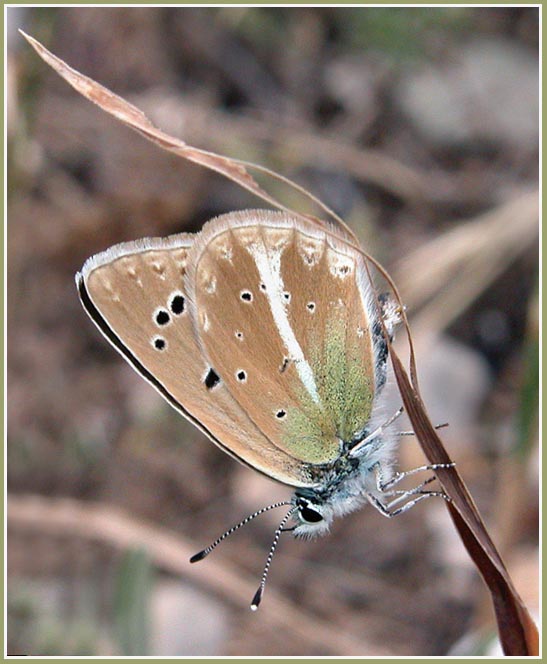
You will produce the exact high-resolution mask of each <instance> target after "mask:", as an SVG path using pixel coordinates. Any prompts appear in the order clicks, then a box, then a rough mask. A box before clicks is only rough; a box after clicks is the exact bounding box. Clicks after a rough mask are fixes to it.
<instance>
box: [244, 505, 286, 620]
mask: <svg viewBox="0 0 547 664" xmlns="http://www.w3.org/2000/svg"><path fill="white" fill-rule="evenodd" d="M296 510H297V508H296V507H293V508H292V509H290V510H289V511H288V512H287V514H285V516H284V517H283V520H282V521H281V523H280V524H279V526H278V528H277V530H276V531H275V535H274V539H273V542H272V546H271V547H270V553H269V554H268V558H267V560H266V564H265V565H264V572H263V573H262V579H261V581H260V585H259V586H258V590H257V591H256V593H255V595H254V597H253V601H252V602H251V610H252V611H256V610H257V609H258V605H259V604H260V601H261V600H262V595H263V594H264V588H265V586H266V579H267V578H268V572H269V570H270V565H271V563H272V558H273V555H274V553H275V549H276V547H277V543H278V542H279V538H280V537H281V533H282V532H283V529H284V527H285V524H286V523H287V521H288V520H289V519H290V518H291V516H292V515H293V514H294V513H295V512H296Z"/></svg>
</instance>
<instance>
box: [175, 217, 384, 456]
mask: <svg viewBox="0 0 547 664" xmlns="http://www.w3.org/2000/svg"><path fill="white" fill-rule="evenodd" d="M363 272H364V270H363V266H362V263H361V258H360V256H359V254H358V253H357V252H356V251H354V250H353V249H351V248H350V247H348V246H347V245H345V244H344V243H342V242H341V241H339V242H338V241H335V240H333V239H332V238H331V237H330V236H329V235H327V234H326V233H325V232H324V231H322V230H318V229H317V228H316V227H315V226H313V225H312V224H311V223H308V222H303V221H300V220H296V219H294V218H291V217H289V216H287V215H284V214H280V213H274V212H271V213H270V212H264V211H250V212H243V213H232V214H229V215H224V216H223V217H219V218H217V219H215V220H213V221H212V222H209V224H207V225H206V226H205V228H204V230H203V232H202V234H201V237H200V238H199V240H198V241H197V242H196V244H195V245H194V247H193V249H192V253H191V255H190V268H189V272H188V275H187V279H186V281H187V285H188V290H189V294H190V297H191V299H192V302H193V304H194V309H193V312H194V313H195V321H194V322H195V326H196V331H197V336H198V338H199V340H200V343H201V344H202V347H203V349H204V352H205V355H206V356H207V358H208V359H209V361H210V362H211V364H212V365H213V366H215V368H216V370H217V371H218V372H219V375H220V376H221V377H222V379H223V381H224V382H225V383H226V385H227V387H228V389H229V390H230V393H231V394H232V396H233V397H234V398H235V399H236V400H237V401H238V403H239V404H240V405H241V407H242V408H243V409H244V410H245V412H246V413H248V414H249V416H250V417H251V418H252V420H253V421H254V422H255V424H256V425H257V427H258V428H259V429H260V431H262V432H263V433H264V434H265V435H266V436H267V438H268V439H270V440H271V441H272V442H273V443H274V444H275V445H276V447H278V448H279V449H280V450H283V451H285V452H286V453H288V454H290V455H291V456H294V457H296V458H298V459H300V460H301V461H303V462H306V463H309V464H326V463H329V462H332V461H333V460H335V459H336V458H337V457H338V456H339V454H340V451H341V442H342V441H349V440H351V439H352V438H353V437H354V435H356V433H357V432H359V431H361V430H362V429H363V428H364V427H365V425H366V423H367V422H368V420H369V418H370V413H371V408H372V400H373V397H374V365H373V361H372V360H371V358H372V355H371V344H372V340H371V327H372V326H371V313H370V311H371V310H372V311H373V309H372V308H371V307H370V303H369V302H368V299H370V294H369V291H368V290H366V289H365V288H364V287H363V286H362V285H361V283H360V281H361V280H362V277H363Z"/></svg>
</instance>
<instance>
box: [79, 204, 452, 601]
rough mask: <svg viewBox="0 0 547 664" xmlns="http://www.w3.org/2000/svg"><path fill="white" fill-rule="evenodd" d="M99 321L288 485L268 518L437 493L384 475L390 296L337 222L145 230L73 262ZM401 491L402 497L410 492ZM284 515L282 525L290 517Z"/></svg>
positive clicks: (145, 372)
mask: <svg viewBox="0 0 547 664" xmlns="http://www.w3.org/2000/svg"><path fill="white" fill-rule="evenodd" d="M76 283H77V287H78V292H79V295H80V298H81V301H82V304H83V306H84V307H85V309H86V311H87V313H88V314H89V315H90V317H91V318H92V320H93V321H94V323H95V324H96V325H97V327H98V328H99V329H100V331H101V332H102V333H103V334H104V336H105V337H106V338H107V339H108V340H109V341H110V342H111V343H112V344H113V346H114V347H115V348H116V349H117V350H118V351H119V352H120V353H121V354H122V355H123V356H124V357H125V359H126V360H127V361H128V362H129V363H130V364H131V365H132V366H133V367H134V368H135V369H136V370H137V371H138V372H139V373H140V374H141V375H142V376H143V377H144V378H145V379H146V380H147V381H148V382H149V383H150V384H151V385H153V387H155V388H156V390H158V392H159V393H160V394H161V395H162V396H163V397H164V398H165V399H166V400H167V401H168V402H169V403H170V404H171V405H172V406H173V407H174V408H175V409H176V410H178V411H179V412H180V413H181V414H182V415H184V416H185V417H187V418H188V419H189V420H190V421H191V422H193V423H194V424H195V425H196V426H197V427H198V428H199V429H200V430H201V431H203V433H205V434H206V435H207V436H208V437H209V438H210V439H211V440H212V441H213V442H214V443H216V444H217V445H218V446H219V447H220V448H221V449H223V450H224V451H225V452H227V453H228V454H230V455H231V456H232V457H234V458H236V459H237V460H238V461H240V462H242V463H243V464H245V465H247V466H249V467H251V468H253V469H254V470H257V471H259V472H260V473H262V474H264V475H267V476H268V477H270V478H272V479H273V480H277V481H278V482H281V483H283V484H286V485H289V486H291V487H293V488H294V494H293V497H292V499H291V500H290V501H284V502H280V503H275V504H273V505H269V506H268V507H265V508H263V509H261V510H258V511H257V512H255V513H254V514H251V515H250V516H248V517H247V518H246V519H244V520H243V521H242V522H240V523H239V524H237V525H236V526H234V527H233V528H230V529H229V530H228V531H227V532H226V533H224V534H223V535H222V536H221V537H219V538H218V539H217V540H216V541H215V542H213V543H212V544H211V545H210V546H209V547H207V548H206V549H204V550H203V551H201V552H200V553H198V554H196V556H194V557H193V558H192V559H191V560H192V562H196V561H197V560H201V559H203V558H204V557H205V556H206V555H207V554H208V553H210V552H211V551H212V550H213V549H214V548H215V547H216V546H217V545H218V544H219V543H220V542H221V541H223V540H224V539H225V538H226V537H227V536H228V535H230V534H231V533H232V532H234V531H235V530H236V529H237V528H239V527H241V526H242V525H244V524H246V523H248V522H249V521H250V520H251V519H253V518H255V517H256V516H258V515H260V514H263V513H264V512H266V511H269V510H271V509H274V508H277V507H281V506H283V505H285V506H288V507H289V510H288V512H287V513H286V515H285V516H284V518H283V519H282V521H281V523H280V525H279V527H278V529H277V530H276V532H275V536H274V541H273V544H272V547H271V549H270V552H269V555H268V558H267V561H266V565H265V568H264V573H263V576H262V580H261V583H260V586H259V588H258V590H257V593H256V594H255V597H254V598H253V601H252V604H251V607H252V608H254V609H256V608H257V607H258V605H259V603H260V600H261V597H262V594H263V592H264V587H265V583H266V577H267V574H268V570H269V567H270V563H271V560H272V557H273V553H274V550H275V548H276V546H277V543H278V541H279V538H280V535H281V533H282V532H283V531H284V530H291V531H292V532H293V534H294V535H295V536H296V537H314V536H316V535H322V534H324V533H326V532H327V531H328V529H329V526H330V524H331V523H332V521H333V519H334V518H335V517H338V516H343V515H345V514H347V513H349V512H351V511H353V510H355V509H357V508H358V507H360V506H362V505H363V504H364V503H370V504H372V505H373V506H374V507H375V508H376V509H378V510H379V511H380V512H381V513H382V514H384V515H385V516H388V517H391V516H395V515H397V514H400V513H402V512H404V511H406V510H407V509H409V508H410V507H412V506H413V505H415V504H416V503H417V502H418V501H420V500H423V499H424V498H427V497H430V496H432V495H444V494H442V493H440V492H435V491H427V490H425V489H424V486H425V485H426V484H428V483H429V482H430V481H431V480H432V479H433V478H432V477H431V478H429V479H427V480H426V481H424V482H422V483H421V484H419V485H418V486H417V487H416V488H414V489H411V490H398V489H397V488H395V487H396V486H397V484H398V483H399V481H400V480H401V479H402V478H403V477H406V476H408V475H409V474H412V473H414V472H417V471H418V470H425V469H431V470H435V469H436V468H437V467H439V465H433V466H423V467H421V468H419V469H414V470H413V471H409V472H407V473H394V472H393V470H392V458H393V454H394V450H395V445H396V442H397V438H398V436H397V434H396V433H394V432H393V430H392V428H390V425H391V423H392V422H393V420H394V419H395V417H396V416H397V415H398V414H399V412H400V411H399V412H398V413H396V414H395V415H392V416H391V417H388V416H387V414H386V412H385V407H384V404H383V402H382V389H383V387H384V384H385V381H386V371H387V361H388V344H387V340H386V336H389V337H391V336H392V335H393V331H394V328H395V326H396V324H397V323H398V322H399V319H400V310H399V307H398V305H396V304H395V303H394V302H393V301H391V300H389V299H387V298H377V296H376V295H375V291H374V289H373V288H372V286H371V284H370V277H369V275H368V272H367V270H366V266H365V263H364V258H363V256H362V254H361V253H360V252H359V251H358V250H356V249H355V248H354V247H353V246H351V244H349V243H348V242H347V241H346V239H345V237H344V236H343V234H342V232H341V231H338V230H336V228H335V227H334V226H332V227H330V226H328V227H324V228H321V227H319V226H316V225H315V224H313V223H312V222H311V221H307V220H305V219H302V218H300V217H296V216H291V215H290V214H287V213H283V212H272V211H266V210H250V211H242V212H231V213H229V214H226V215H222V216H220V217H217V218H215V219H213V220H211V221H210V222H208V223H207V224H206V225H205V226H204V227H203V230H202V231H201V232H200V233H198V234H179V235H173V236H170V237H167V238H155V239H143V240H138V241H135V242H128V243H123V244H119V245H116V246H114V247H111V248H110V249H108V250H106V251H104V252H103V253H100V254H97V255H96V256H93V257H91V258H90V259H88V260H87V261H86V263H85V264H84V266H83V268H82V270H81V272H79V273H78V274H77V275H76ZM405 501H406V502H405ZM290 520H292V521H293V525H292V527H290V528H287V527H286V526H287V524H288V523H289V522H290Z"/></svg>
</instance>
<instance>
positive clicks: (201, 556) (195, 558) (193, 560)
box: [190, 549, 209, 563]
mask: <svg viewBox="0 0 547 664" xmlns="http://www.w3.org/2000/svg"><path fill="white" fill-rule="evenodd" d="M208 553H209V552H208V551H207V550H206V549H203V551H200V552H199V553H196V554H195V555H193V556H192V557H191V558H190V562H191V563H197V562H198V561H200V560H203V559H204V558H205V556H206V555H207V554H208Z"/></svg>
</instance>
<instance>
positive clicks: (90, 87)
mask: <svg viewBox="0 0 547 664" xmlns="http://www.w3.org/2000/svg"><path fill="white" fill-rule="evenodd" d="M20 32H21V34H22V35H23V36H24V37H25V39H26V40H27V41H28V42H29V44H30V45H31V46H32V47H33V48H34V49H35V50H36V52H37V53H38V55H39V56H40V57H41V58H42V59H43V60H44V61H45V62H46V63H47V64H48V65H49V66H50V67H52V68H53V69H54V70H55V71H56V72H57V73H58V74H59V76H61V77H62V78H64V79H65V81H67V83H69V84H70V85H71V86H72V87H73V88H74V89H75V90H77V91H78V92H79V93H80V94H81V95H83V96H84V97H85V98H86V99H89V100H90V101H92V102H93V103H94V104H97V106H99V107H100V108H101V109H102V110H104V111H106V112H107V113H110V115H113V116H114V117H115V118H117V119H118V120H120V121H121V122H123V123H124V124H125V125H127V126H129V127H131V128H132V129H134V130H135V131H137V132H139V133H140V134H141V135H142V136H144V137H145V138H147V139H148V140H150V141H152V142H153V143H155V144H156V145H158V146H159V147H161V148H163V149H164V150H168V151H169V152H173V153H174V154H177V155H178V156H180V157H183V158H184V159H188V160H189V161H192V162H194V163H196V164H200V165H201V166H205V167H206V168H209V169H211V170H213V171H216V172H217V173H220V174H221V175H224V176H225V177H227V178H229V179H230V180H233V181H234V182H236V183H237V184H239V185H240V186H241V187H244V188H245V189H247V190H248V191H250V192H252V193H253V194H256V196H259V197H260V198H262V199H263V200H265V201H267V202H268V203H270V204H271V205H273V206H274V207H277V208H280V209H283V210H285V209H286V208H285V207H284V206H283V205H282V204H281V203H280V202H279V201H277V200H276V199H275V198H273V196H270V194H268V192H266V191H264V189H262V188H261V187H260V186H259V185H258V184H257V183H256V182H255V180H254V179H253V178H252V177H251V175H249V173H248V172H247V170H246V169H245V167H244V166H242V165H241V164H238V163H237V162H236V161H235V160H233V159H229V158H227V157H223V156H221V155H217V154H214V153H212V152H207V151H205V150H199V149H198V148H194V147H191V146H189V145H186V143H184V141H181V140H180V139H177V138H173V137H172V136H169V134H166V133H164V132H163V131H161V130H160V129H158V128H157V127H155V126H154V125H153V124H152V123H151V122H150V120H149V119H148V118H147V117H146V115H144V113H143V112H142V111H141V110H139V109H138V108H136V107H135V106H133V105H132V104H130V103H129V102H127V101H126V100H125V99H122V97H120V96H118V95H116V94H114V93H113V92H111V91H110V90H108V88H105V87H104V86H102V85H100V84H99V83H97V82H96V81H94V80H93V79H91V78H89V77H88V76H84V75H83V74H80V73H79V72H77V71H76V70H75V69H73V68H72V67H70V66H69V65H67V64H66V62H64V61H63V60H61V59H60V58H58V57H57V56H56V55H54V54H53V53H51V52H50V51H48V50H47V49H46V48H45V47H44V46H43V45H42V44H40V42H39V41H37V40H36V39H34V38H33V37H31V36H30V35H27V34H25V33H24V32H23V31H22V30H21V31H20Z"/></svg>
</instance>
